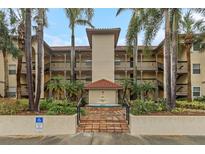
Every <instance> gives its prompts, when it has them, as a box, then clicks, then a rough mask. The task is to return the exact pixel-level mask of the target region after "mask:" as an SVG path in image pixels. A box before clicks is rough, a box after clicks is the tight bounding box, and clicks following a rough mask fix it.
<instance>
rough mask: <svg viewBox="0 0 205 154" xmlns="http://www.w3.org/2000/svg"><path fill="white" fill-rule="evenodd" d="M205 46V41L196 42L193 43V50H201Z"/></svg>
mask: <svg viewBox="0 0 205 154" xmlns="http://www.w3.org/2000/svg"><path fill="white" fill-rule="evenodd" d="M204 47H205V43H204V42H195V43H194V44H193V51H200V50H202V49H204Z"/></svg>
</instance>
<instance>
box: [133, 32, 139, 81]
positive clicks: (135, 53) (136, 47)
mask: <svg viewBox="0 0 205 154" xmlns="http://www.w3.org/2000/svg"><path fill="white" fill-rule="evenodd" d="M137 58H138V36H137V34H136V36H135V44H134V50H133V67H134V69H133V78H134V82H137Z"/></svg>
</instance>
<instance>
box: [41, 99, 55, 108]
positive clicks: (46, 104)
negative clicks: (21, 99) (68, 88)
mask: <svg viewBox="0 0 205 154" xmlns="http://www.w3.org/2000/svg"><path fill="white" fill-rule="evenodd" d="M51 106H52V100H50V99H45V100H42V101H40V110H48V109H49V108H50V107H51Z"/></svg>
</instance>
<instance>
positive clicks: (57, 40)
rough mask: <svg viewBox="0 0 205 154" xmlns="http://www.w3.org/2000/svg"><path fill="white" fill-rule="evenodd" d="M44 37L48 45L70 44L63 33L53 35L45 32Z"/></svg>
mask: <svg viewBox="0 0 205 154" xmlns="http://www.w3.org/2000/svg"><path fill="white" fill-rule="evenodd" d="M44 38H45V40H46V42H47V43H48V44H49V45H50V46H64V45H69V44H70V40H69V39H68V38H67V39H65V37H64V36H63V35H58V36H55V35H49V34H45V35H44Z"/></svg>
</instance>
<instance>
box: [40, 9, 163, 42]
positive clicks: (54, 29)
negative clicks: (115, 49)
mask: <svg viewBox="0 0 205 154" xmlns="http://www.w3.org/2000/svg"><path fill="white" fill-rule="evenodd" d="M116 12H117V9H116V8H115V9H109V8H105V9H103V8H98V9H95V12H94V17H93V19H92V24H93V25H94V26H95V28H121V32H120V36H119V40H118V45H125V36H126V32H127V27H128V24H129V21H130V17H131V10H126V11H124V12H122V13H121V14H120V15H119V16H117V17H116ZM47 17H48V28H45V30H44V40H45V41H46V42H47V43H48V44H49V45H50V46H61V45H70V42H71V41H70V36H71V32H70V29H69V27H68V25H69V20H68V19H67V17H66V15H65V12H64V9H49V11H48V13H47ZM85 29H86V27H85V26H76V28H75V41H76V45H88V39H87V35H86V31H85ZM163 36H164V31H163V30H160V31H159V33H158V35H157V37H156V39H155V40H154V41H153V45H158V44H159V43H160V42H161V41H162V39H163ZM142 40H143V35H142V33H141V34H140V35H139V44H142Z"/></svg>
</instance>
